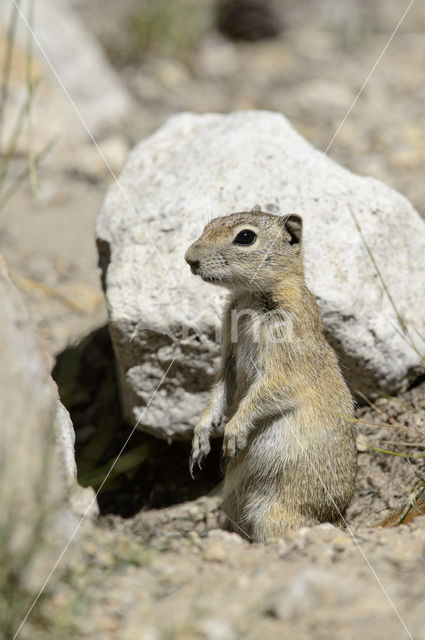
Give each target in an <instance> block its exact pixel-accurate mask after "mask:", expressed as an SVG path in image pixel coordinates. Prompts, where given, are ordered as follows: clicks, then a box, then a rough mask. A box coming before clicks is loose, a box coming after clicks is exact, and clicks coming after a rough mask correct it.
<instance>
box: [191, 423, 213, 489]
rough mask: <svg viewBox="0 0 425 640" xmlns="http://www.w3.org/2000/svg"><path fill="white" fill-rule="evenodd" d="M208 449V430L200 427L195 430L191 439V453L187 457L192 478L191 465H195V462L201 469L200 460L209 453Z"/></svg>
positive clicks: (209, 449)
mask: <svg viewBox="0 0 425 640" xmlns="http://www.w3.org/2000/svg"><path fill="white" fill-rule="evenodd" d="M210 451H211V445H210V434H209V430H207V429H200V430H199V431H195V433H194V434H193V440H192V453H191V455H190V458H189V473H190V475H191V476H192V478H194V475H193V467H194V466H195V464H197V465H198V467H199V469H202V467H201V463H202V460H203V459H204V458H205V457H206V456H207V455H208V454H209V452H210Z"/></svg>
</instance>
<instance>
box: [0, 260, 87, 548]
mask: <svg viewBox="0 0 425 640" xmlns="http://www.w3.org/2000/svg"><path fill="white" fill-rule="evenodd" d="M0 294H1V300H2V304H1V307H0V351H1V367H0V414H1V423H0V431H1V442H2V447H1V451H2V454H1V456H0V458H1V464H0V467H1V471H0V475H1V482H0V487H1V488H0V504H1V505H2V508H1V514H0V530H1V531H2V533H3V535H4V536H5V537H6V541H5V547H6V549H7V550H8V552H10V553H12V554H15V555H16V557H17V558H18V559H19V557H21V555H23V556H24V555H25V553H26V552H27V550H28V548H31V545H34V543H35V542H37V536H39V535H40V534H41V535H42V536H46V535H47V536H48V537H49V540H50V537H52V536H51V531H54V532H55V533H54V535H53V537H56V538H57V540H56V541H54V545H55V546H56V544H57V542H60V540H61V539H62V540H63V539H64V535H66V534H67V533H68V530H69V527H70V526H72V525H73V523H74V516H72V514H71V511H70V510H69V508H68V506H67V502H66V501H67V498H68V497H69V498H70V500H71V504H72V505H73V506H74V511H76V512H77V513H79V512H81V511H82V510H83V508H84V507H85V508H86V509H87V507H88V506H89V504H90V500H91V499H92V497H93V491H92V490H91V489H89V490H83V489H82V488H81V487H79V486H78V485H77V483H76V482H75V476H76V466H75V458H74V433H73V429H72V423H71V420H70V417H69V414H68V412H67V411H66V409H65V408H64V407H63V405H62V404H61V403H60V401H59V398H58V395H57V391H56V388H55V385H54V383H53V381H52V379H51V377H50V375H49V372H48V367H47V361H46V359H45V358H44V356H43V354H42V352H41V350H40V346H39V343H38V340H37V336H36V334H35V331H34V330H33V328H32V326H31V322H30V319H29V316H28V313H27V311H26V309H25V307H24V305H23V303H22V300H21V298H20V295H19V293H18V292H17V290H16V289H15V286H14V284H13V283H12V281H11V279H10V277H9V274H8V270H7V267H6V265H5V263H4V261H3V259H2V258H0ZM94 512H96V506H95V508H94ZM10 525H12V526H13V528H14V529H16V530H19V531H20V535H19V536H13V538H11V540H10V548H8V542H9V541H8V539H7V531H8V527H10ZM52 527H53V529H52ZM58 527H59V529H58ZM58 530H59V531H60V532H62V533H59V534H58ZM71 532H72V530H71ZM51 548H52V547H51V545H49V544H47V545H46V546H45V547H44V551H43V553H46V554H47V557H46V560H47V559H48V556H49V555H50V552H51Z"/></svg>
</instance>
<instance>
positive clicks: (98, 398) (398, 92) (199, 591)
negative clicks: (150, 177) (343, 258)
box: [0, 0, 425, 640]
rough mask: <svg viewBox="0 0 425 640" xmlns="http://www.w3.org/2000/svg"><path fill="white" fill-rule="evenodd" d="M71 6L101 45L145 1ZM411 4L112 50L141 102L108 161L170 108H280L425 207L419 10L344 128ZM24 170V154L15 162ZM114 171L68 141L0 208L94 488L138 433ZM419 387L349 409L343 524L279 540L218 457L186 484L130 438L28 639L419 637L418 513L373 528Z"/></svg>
mask: <svg viewBox="0 0 425 640" xmlns="http://www.w3.org/2000/svg"><path fill="white" fill-rule="evenodd" d="M73 4H74V6H76V7H77V9H78V11H79V12H80V14H81V15H82V16H83V17H84V21H85V22H86V24H88V25H89V26H90V28H91V29H93V31H94V32H95V33H96V35H97V37H99V39H100V40H101V41H102V42H108V41H110V40H111V38H117V39H118V40H119V38H120V37H123V34H124V30H123V29H124V28H123V27H122V23H121V22H120V20H121V18H122V14H123V13H125V11H127V9H128V8H131V7H132V6H133V5H134V3H132V2H130V1H129V0H126V2H125V3H123V4H122V5H121V3H113V2H112V1H111V0H107V1H106V0H105V1H104V2H103V3H101V2H100V0H95V1H92V2H90V3H83V2H82V1H81V2H80V1H74V2H73ZM118 4H120V7H121V9H120V12H119V14H118V15H117V11H118V10H117V5H118ZM407 4H408V3H407V2H401V1H399V0H386V1H385V2H384V1H383V0H377V1H375V2H374V3H370V2H364V1H360V2H359V1H358V0H344V1H343V2H337V1H336V0H315V1H314V2H313V0H303V2H299V3H290V2H289V1H287V2H286V1H285V2H282V3H281V4H280V10H281V12H282V22H283V24H284V29H283V31H282V34H281V35H280V36H279V37H278V38H276V39H273V40H268V41H264V42H259V43H250V44H248V43H239V44H234V43H232V42H229V41H227V40H225V39H223V38H221V37H220V36H219V35H218V34H217V33H215V32H214V31H211V30H210V31H207V32H206V33H205V34H204V35H203V36H202V38H201V39H200V41H199V43H198V44H197V46H196V47H195V48H194V49H193V50H190V52H186V54H185V55H184V56H177V55H173V56H170V55H165V54H162V53H161V52H159V51H156V50H153V51H151V52H149V51H148V52H146V53H145V54H144V55H143V56H142V57H141V59H140V60H139V61H138V62H137V63H135V62H133V63H132V64H131V65H124V66H123V65H122V64H119V65H118V63H117V61H116V60H114V56H113V55H112V54H111V53H110V52H108V55H110V57H111V64H112V65H113V64H116V66H117V69H118V71H119V74H120V77H121V79H122V82H123V83H124V84H125V86H126V87H127V89H128V90H129V92H130V93H131V94H132V96H133V98H134V100H135V104H136V106H137V108H136V109H135V111H134V113H133V114H132V115H131V116H130V117H129V118H128V120H127V121H126V122H124V123H119V124H117V126H116V127H115V128H111V130H110V131H108V132H107V135H105V140H108V141H109V146H110V148H112V155H114V153H115V156H114V161H115V164H114V167H115V168H116V169H117V170H119V167H120V163H121V162H122V157H123V155H124V154H123V153H122V150H123V149H124V150H125V149H126V148H130V147H131V145H132V144H133V143H135V142H136V141H137V140H139V139H140V138H141V137H143V136H145V135H148V134H149V133H151V132H152V131H154V130H155V129H156V128H157V127H158V126H159V125H160V124H161V123H162V122H163V121H164V119H166V118H167V117H168V116H169V115H172V114H173V113H176V112H180V111H184V110H188V111H195V112H206V111H219V112H227V111H231V110H234V109H247V108H258V109H272V110H277V111H282V112H283V113H284V114H285V115H286V116H288V117H289V118H290V119H291V121H292V123H293V124H294V126H295V127H296V128H297V129H298V131H300V133H302V134H303V135H304V136H305V137H306V138H307V139H308V140H309V141H310V142H312V143H313V144H314V145H315V146H317V147H318V148H319V149H322V150H327V152H328V155H329V156H330V157H332V158H334V159H335V160H337V161H338V162H341V163H342V164H344V165H345V166H346V167H348V168H350V169H351V170H353V171H355V172H357V173H360V174H365V175H371V176H374V177H376V178H379V179H381V180H383V181H385V182H386V183H387V184H389V185H391V186H393V187H395V188H397V189H398V190H400V191H401V192H402V193H403V194H404V195H405V196H406V197H408V198H409V199H410V200H411V201H412V203H413V204H414V206H415V207H416V208H417V210H418V211H419V213H420V214H421V215H422V216H425V205H424V202H425V182H424V180H423V175H424V170H425V118H424V107H425V63H424V60H425V38H424V30H425V8H424V6H423V5H421V3H418V2H417V3H414V4H413V6H412V7H411V9H410V11H409V13H408V15H407V16H406V19H405V20H404V22H403V24H402V25H401V26H400V29H399V30H398V32H397V34H396V35H395V37H394V39H393V40H392V41H391V43H390V45H389V46H388V49H387V50H386V51H385V53H384V55H383V56H382V59H381V61H380V62H379V64H378V66H377V67H376V69H375V70H374V71H373V74H372V75H371V77H370V80H369V81H368V83H367V86H366V87H365V89H364V91H363V93H362V94H361V96H360V97H359V98H358V100H357V101H356V102H355V104H354V106H353V108H352V110H351V111H350V112H349V115H348V117H347V118H346V120H344V118H345V116H346V114H347V112H348V110H349V108H350V105H352V103H353V101H354V100H355V98H356V96H357V93H358V91H359V90H360V89H361V87H362V85H363V83H364V82H365V80H366V79H367V78H368V75H369V74H370V72H371V71H372V70H373V66H374V64H375V62H376V61H377V59H378V56H379V55H380V53H381V52H382V50H383V48H384V46H385V44H386V42H387V41H388V38H389V36H390V34H391V32H392V31H393V29H394V27H395V26H396V25H397V22H398V21H399V19H400V17H401V16H402V14H403V12H404V10H405V8H406V7H407ZM114 7H115V8H114ZM343 120H344V124H343V126H342V127H341V128H339V127H340V125H341V123H342V122H343ZM40 126H42V123H40ZM335 134H336V135H335ZM111 140H112V141H118V142H116V144H115V146H114V144H111ZM328 147H329V148H328ZM58 158H60V161H59V160H58ZM22 163H24V159H23V158H17V159H16V167H17V168H16V171H18V169H19V166H20V164H22ZM112 179H113V178H112V176H111V174H110V173H109V171H108V170H107V168H106V167H104V166H103V164H102V162H99V159H98V157H97V152H96V150H95V149H93V148H91V147H90V146H89V145H88V144H87V143H85V144H84V145H82V146H81V149H80V151H79V152H78V153H67V148H66V147H65V148H64V149H62V150H61V151H60V153H59V154H58V155H57V156H56V159H53V158H50V159H49V158H47V159H46V161H45V163H43V164H42V165H41V167H40V168H39V175H38V181H39V194H38V196H37V197H36V196H34V194H33V192H32V190H31V188H30V186H29V185H28V184H27V183H24V184H23V185H22V186H21V188H20V189H19V191H18V192H17V193H16V194H15V195H14V197H13V198H12V199H11V200H10V202H9V203H8V205H7V206H6V208H5V209H4V210H3V211H2V212H1V216H2V225H1V231H0V252H1V253H2V254H3V255H4V257H5V259H6V261H7V263H8V265H9V267H10V269H11V271H12V274H13V276H14V278H15V280H16V283H17V284H18V286H19V287H20V289H21V291H22V293H23V296H24V298H25V302H26V304H27V306H28V307H29V310H30V312H31V314H32V317H33V319H34V322H35V324H36V326H37V328H38V330H39V332H40V334H41V336H42V340H43V344H44V346H45V349H46V352H47V354H48V356H49V358H50V362H51V366H52V369H54V377H55V379H56V380H57V382H58V385H59V388H60V392H61V396H62V399H63V402H64V403H65V405H66V406H67V407H68V408H69V409H70V412H71V415H72V418H73V421H74V426H75V429H76V436H77V441H76V446H77V462H78V467H79V474H80V481H81V482H82V483H83V484H87V485H91V486H94V487H95V488H97V487H98V486H99V484H100V482H101V479H102V473H103V476H104V472H105V465H106V468H107V465H108V463H109V462H110V461H111V460H112V459H113V458H114V455H116V454H117V452H118V451H119V450H120V448H121V446H122V444H123V443H124V442H125V439H126V437H127V435H128V433H129V427H128V425H125V424H124V423H123V422H122V419H121V416H120V410H119V400H118V396H117V391H116V384H115V378H114V373H113V361H112V352H111V346H110V342H109V337H108V334H107V330H106V329H105V325H106V320H107V316H106V310H105V305H104V300H103V294H102V292H101V288H100V283H99V276H98V271H97V256H96V249H95V244H94V224H95V220H96V216H97V213H98V211H99V208H100V206H101V202H102V198H103V197H104V194H105V192H106V189H107V187H108V184H110V182H111V181H112ZM418 382H419V383H418V385H417V386H415V387H414V388H413V389H411V390H409V391H407V392H406V393H405V394H403V395H401V396H400V397H399V398H395V399H386V398H382V399H380V400H378V401H377V403H376V405H375V406H374V407H368V406H366V407H364V408H362V409H360V410H359V412H358V417H359V419H360V420H361V421H362V422H361V423H359V431H360V433H361V440H360V442H359V449H360V453H359V474H358V483H357V492H356V497H355V500H354V501H353V504H352V506H351V507H350V510H349V513H348V515H347V523H348V527H347V528H345V529H339V528H335V527H332V526H331V525H321V526H319V527H313V528H311V529H303V530H301V531H297V532H288V534H287V536H285V538H284V539H282V540H280V541H279V542H275V543H270V544H250V543H249V541H246V540H244V539H243V538H242V537H240V536H238V535H237V534H234V533H229V532H227V531H224V530H222V529H221V528H220V526H221V523H222V515H221V513H220V510H219V508H218V503H219V496H218V495H217V492H219V486H218V488H217V485H219V483H220V481H221V476H220V474H219V472H218V450H214V451H213V453H212V455H211V456H210V460H209V461H208V464H207V466H206V468H205V473H204V474H203V475H202V476H201V477H200V478H198V479H197V480H196V481H194V482H193V481H191V479H190V477H189V475H188V471H187V458H188V446H187V445H186V444H185V443H176V444H173V445H168V444H166V443H163V442H157V441H155V440H154V439H153V438H149V437H148V436H145V435H143V434H140V433H137V434H135V436H134V438H133V439H132V441H131V443H129V445H128V447H127V449H126V451H125V453H126V454H130V455H128V456H127V458H125V459H124V460H125V464H126V465H127V466H126V467H125V465H124V466H123V467H122V469H121V470H120V471H121V472H120V473H118V474H115V475H114V476H113V477H111V479H110V480H109V481H108V484H107V485H106V486H105V487H104V490H103V491H102V492H101V494H100V495H99V506H100V511H101V515H100V516H99V518H98V519H97V520H96V521H87V522H85V523H84V525H83V526H82V528H81V530H80V532H79V534H78V536H77V537H76V539H75V540H74V542H73V544H72V545H71V547H70V549H69V550H68V552H67V554H66V556H65V557H64V559H63V561H62V563H61V565H60V567H59V568H58V571H57V572H56V574H55V576H54V578H53V579H52V581H51V582H50V583H49V586H48V589H47V590H46V593H45V594H44V596H43V597H42V599H41V601H40V606H39V607H38V609H37V611H36V612H35V613H34V615H33V616H32V617H31V618H30V620H29V622H28V624H27V625H26V626H25V627H24V628H23V630H22V637H31V638H40V639H41V638H46V637H50V634H52V637H61V638H62V637H63V638H67V637H70V638H86V637H90V638H95V639H96V640H103V639H105V640H110V639H112V638H120V639H123V640H132V639H133V638H138V639H141V640H157V639H158V640H159V639H162V638H164V639H170V640H171V639H179V640H183V639H185V640H186V639H192V638H194V639H195V638H196V639H198V638H201V639H202V638H206V639H208V640H233V639H237V638H247V639H252V640H254V639H255V640H256V639H258V638H263V637H267V638H272V639H273V638H276V639H277V638H279V639H281V638H294V637H296V638H306V639H307V638H309V639H310V638H317V639H321V638H323V639H325V638H333V639H334V638H338V639H339V638H341V639H344V640H347V639H348V640H350V639H351V638H353V640H354V639H355V638H356V639H357V638H359V637H364V638H368V639H372V640H373V639H375V638H376V639H384V638H386V639H388V638H391V639H392V638H394V639H396V638H397V639H398V638H405V637H406V638H409V637H410V638H415V640H420V639H425V625H424V621H423V618H424V602H425V573H424V562H425V518H423V517H419V518H416V519H415V520H414V521H413V522H412V523H411V524H407V525H406V524H405V525H402V526H400V527H397V528H391V529H379V528H377V526H376V525H377V523H378V522H379V521H380V520H381V519H382V517H384V516H385V515H386V514H388V512H389V511H390V510H391V509H393V508H398V507H400V506H402V505H403V504H406V503H407V501H408V500H409V496H410V493H411V491H412V490H413V488H414V487H415V486H417V485H418V484H419V483H420V482H424V480H425V463H424V459H423V458H422V459H421V458H417V457H415V456H418V455H421V454H424V453H425V438H424V436H423V432H424V431H425V383H424V382H422V383H420V381H418ZM421 430H422V433H421ZM371 447H375V448H378V449H385V450H391V451H395V452H397V453H401V454H403V455H406V454H410V455H411V457H410V458H408V457H400V456H394V455H389V454H388V453H383V452H379V451H376V450H375V449H372V448H371ZM99 478H100V479H99ZM54 560H55V559H52V565H53V563H54ZM53 628H54V629H55V632H52V631H51V629H53ZM58 628H59V629H60V633H59V632H58V631H57V629H58Z"/></svg>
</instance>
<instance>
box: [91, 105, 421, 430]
mask: <svg viewBox="0 0 425 640" xmlns="http://www.w3.org/2000/svg"><path fill="white" fill-rule="evenodd" d="M256 204H260V205H261V206H262V208H263V209H264V210H270V211H271V212H278V211H280V212H281V213H285V212H290V211H297V212H299V213H300V214H302V216H303V218H304V241H305V242H304V255H305V267H306V278H307V282H308V284H309V286H310V287H311V289H312V290H313V292H314V294H315V295H316V297H317V300H318V303H319V305H320V308H321V312H322V315H323V319H324V322H325V325H326V328H327V331H328V333H329V335H330V337H331V341H332V342H333V344H334V345H335V346H336V347H337V349H338V351H339V354H340V357H341V359H342V365H343V371H344V374H345V376H346V378H347V379H348V381H349V383H350V384H351V387H352V389H359V390H361V391H362V392H364V393H366V394H372V393H373V392H374V391H376V390H378V389H382V390H384V391H388V392H392V391H397V390H398V389H402V388H404V387H406V385H407V384H408V383H409V381H411V380H412V379H414V377H415V376H416V375H417V373H418V367H419V364H420V356H419V355H418V353H417V352H416V351H415V349H414V348H412V346H411V345H410V344H409V342H410V341H411V340H413V342H414V343H415V346H416V348H418V349H419V350H422V353H423V352H425V343H423V342H421V340H420V339H419V336H418V333H417V332H421V333H422V335H424V334H425V311H424V305H423V301H424V294H425V268H424V267H425V224H424V221H423V220H422V219H421V218H420V217H419V215H418V214H417V212H416V211H415V210H414V209H413V208H412V206H411V205H410V204H409V202H408V201H407V200H406V199H405V198H404V197H403V196H401V195H400V194H399V193H397V192H396V191H394V190H392V189H390V188H388V187H387V186H385V185H384V184H382V183H381V182H378V181H377V180H374V179H372V178H367V177H361V176H357V175H354V174H352V173H350V172H349V171H347V170H346V169H344V168H343V167H341V166H339V165H338V164H336V163H335V162H333V161H332V160H330V159H329V158H327V157H324V156H323V155H322V154H321V153H320V152H319V151H317V150H315V149H314V148H313V147H312V146H311V145H310V144H309V143H308V142H306V140H304V139H303V138H302V137H301V136H300V135H299V134H298V133H297V132H296V131H295V130H294V129H293V128H292V126H291V125H290V123H289V122H288V121H287V120H286V119H285V118H284V117H283V116H282V115H280V114H277V113H271V112H260V111H251V112H249V111H247V112H236V113H233V114H230V115H227V116H223V115H215V114H209V115H193V114H182V115H179V116H176V117H174V118H172V119H170V120H169V121H168V122H167V123H166V124H165V125H164V126H163V127H162V128H161V129H160V130H159V131H158V132H156V133H155V134H154V135H153V136H152V137H150V138H148V139H147V140H144V141H142V142H141V143H140V144H139V145H138V146H137V147H136V148H135V149H134V150H133V152H132V153H131V155H130V157H129V159H128V161H127V164H126V166H125V168H124V170H123V172H122V175H121V178H120V184H119V185H116V184H115V185H113V186H112V187H111V188H110V190H109V192H108V194H107V196H106V199H105V202H104V205H103V209H102V212H101V215H100V217H99V220H98V224H97V238H98V246H99V250H100V256H101V264H102V266H103V270H104V274H103V275H104V279H105V277H106V296H107V302H108V308H109V315H110V328H111V335H112V339H113V343H114V348H115V353H116V357H117V363H118V373H119V379H120V386H121V392H122V399H123V407H124V412H125V415H126V418H127V420H128V421H129V422H130V423H133V424H134V422H135V421H136V420H140V424H139V427H140V428H142V429H144V430H145V431H148V432H151V433H154V434H156V435H158V436H160V437H183V438H184V437H189V435H190V432H191V429H192V427H193V425H194V424H195V423H196V421H197V419H198V418H199V415H200V413H201V411H202V408H203V406H204V403H205V400H206V397H207V389H208V386H209V384H210V381H211V379H212V376H213V374H214V372H215V371H216V369H217V364H218V355H219V346H218V337H217V332H218V331H219V328H220V324H221V322H220V314H221V309H222V305H223V301H224V297H225V292H224V291H222V290H221V289H219V288H217V287H213V286H211V285H208V284H206V283H204V282H202V281H201V280H200V279H199V278H195V277H194V276H192V275H191V274H190V271H189V268H188V267H187V265H186V264H185V262H184V259H183V256H184V252H185V250H186V249H187V247H188V246H189V244H191V243H192V242H193V241H194V240H195V239H196V238H197V237H198V235H199V234H200V233H201V231H202V228H203V226H204V224H205V222H206V220H207V219H208V218H209V217H211V216H217V215H222V214H226V213H230V212H233V211H241V210H246V209H249V208H252V207H253V206H254V205H256ZM350 207H351V209H352V211H353V212H354V213H355V216H356V219H357V220H358V222H359V224H360V225H361V229H362V231H363V234H364V237H365V239H366V241H367V243H368V245H369V246H370V248H371V249H372V251H373V254H374V257H375V260H376V263H377V265H378V266H379V269H380V271H381V273H382V275H383V277H384V279H385V282H386V285H387V287H388V289H389V291H390V293H391V295H392V298H393V300H394V301H395V302H396V304H397V308H398V311H399V313H400V314H401V315H402V317H403V319H404V321H405V322H406V323H407V325H408V328H409V332H410V335H411V338H409V336H405V335H403V332H402V330H401V327H400V324H399V321H398V319H397V316H396V313H395V311H394V309H393V307H392V304H391V302H390V300H389V298H388V295H387V293H386V292H385V290H384V287H383V285H382V283H381V281H380V278H379V276H378V274H377V271H376V268H375V267H374V265H373V263H372V261H371V259H370V257H369V255H368V253H367V251H366V249H365V246H364V242H363V241H362V238H361V236H360V234H359V232H358V231H357V229H356V226H355V224H354V221H353V218H352V215H351V213H350V210H349V208H350ZM108 265H109V266H108ZM106 269H107V271H106ZM105 271H106V276H105ZM170 366H171V368H170V369H169V367H170ZM167 372H168V373H167ZM165 374H166V377H165V380H164V381H163V384H162V386H161V389H160V391H159V392H158V393H156V395H155V396H154V397H153V394H154V393H155V390H156V388H157V386H158V384H159V383H160V382H161V380H162V378H163V376H164V375H165ZM152 397H153V399H152V400H151V398H152ZM148 403H149V407H148V409H147V410H145V407H146V405H147V404H148Z"/></svg>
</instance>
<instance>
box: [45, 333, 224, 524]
mask: <svg viewBox="0 0 425 640" xmlns="http://www.w3.org/2000/svg"><path fill="white" fill-rule="evenodd" d="M53 377H54V379H55V380H56V383H57V385H58V388H59V394H60V397H61V400H62V402H63V404H64V405H65V407H66V408H67V409H68V411H69V412H70V415H71V418H72V421H73V424H74V429H75V435H76V443H75V445H76V452H75V453H76V460H77V468H78V479H79V482H80V484H82V485H83V486H93V487H94V489H95V490H98V489H99V486H100V484H101V483H102V481H103V479H104V478H105V475H106V474H107V472H108V470H109V468H110V467H111V465H112V463H113V461H114V460H115V458H116V456H117V455H118V454H119V452H120V451H121V448H122V447H123V445H124V443H125V442H126V440H127V438H128V436H129V435H130V433H131V430H132V427H133V425H127V424H126V423H125V422H124V421H123V419H122V412H121V407H120V402H119V396H118V389H117V383H116V377H115V369H114V360H113V351H112V345H111V340H110V337H109V332H108V329H107V327H102V328H101V329H98V330H96V331H93V332H92V333H91V334H90V335H88V336H87V337H86V338H84V339H83V340H82V341H81V342H80V343H79V344H78V345H76V346H74V347H70V348H68V349H66V350H65V351H63V352H62V353H61V354H60V355H59V356H58V358H57V361H56V365H55V368H54V370H53ZM189 454H190V443H189V442H174V443H172V444H168V443H167V442H165V441H163V440H159V439H158V438H155V437H152V436H149V435H146V434H144V433H142V432H140V431H135V432H134V434H133V435H132V436H131V438H130V441H129V443H128V444H127V446H126V447H125V449H124V451H123V454H122V455H121V457H120V463H119V464H118V463H117V465H116V466H115V468H114V470H113V472H112V473H111V475H110V476H109V479H108V480H107V481H106V483H105V485H104V486H103V487H102V489H101V491H100V492H99V495H98V503H99V509H100V512H101V513H102V514H108V513H113V514H118V515H120V516H122V517H124V518H127V517H131V516H133V515H134V514H136V513H138V512H139V511H141V510H143V509H152V508H160V507H167V506H170V505H173V504H178V503H180V502H184V501H186V500H194V499H195V498H197V497H199V496H201V495H205V494H207V493H209V492H210V491H212V490H213V489H214V487H216V486H217V484H218V483H219V482H220V481H221V479H222V478H221V476H220V474H219V458H220V443H219V442H213V447H212V451H211V453H210V455H209V456H208V459H207V460H206V461H205V462H204V465H203V469H202V472H199V474H198V475H199V478H197V479H196V480H192V478H191V477H190V475H189V471H188V461H189Z"/></svg>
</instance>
